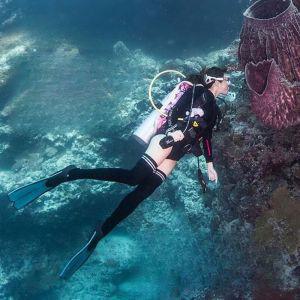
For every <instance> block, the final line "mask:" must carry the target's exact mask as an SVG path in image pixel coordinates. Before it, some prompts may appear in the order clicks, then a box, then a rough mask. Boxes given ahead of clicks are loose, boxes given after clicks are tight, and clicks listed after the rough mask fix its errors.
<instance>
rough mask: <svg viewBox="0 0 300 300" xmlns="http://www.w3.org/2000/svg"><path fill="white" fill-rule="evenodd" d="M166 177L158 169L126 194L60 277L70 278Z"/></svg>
mask: <svg viewBox="0 0 300 300" xmlns="http://www.w3.org/2000/svg"><path fill="white" fill-rule="evenodd" d="M165 178H166V176H165V174H164V173H163V172H162V171H160V170H156V171H155V172H154V173H152V175H151V176H148V178H147V179H145V180H144V181H143V182H142V183H141V184H140V185H138V186H137V187H136V188H135V189H134V190H133V191H132V192H131V193H129V194H128V195H127V196H125V198H124V199H123V200H122V201H121V203H120V204H119V206H118V207H117V208H116V209H115V211H114V212H113V213H112V214H111V216H110V217H109V218H107V219H106V220H105V221H104V223H103V224H98V226H97V227H96V228H95V230H94V232H93V234H92V236H91V237H90V239H89V241H88V243H87V244H86V245H85V246H84V247H83V248H82V249H81V250H80V251H78V252H77V253H76V254H75V255H74V256H73V257H72V258H71V260H70V261H69V262H68V263H67V265H66V266H65V268H64V269H63V270H62V272H61V273H60V277H61V278H63V279H68V278H70V277H71V276H72V275H73V274H74V273H75V272H76V271H77V270H78V269H79V268H80V267H81V266H82V265H83V264H84V263H85V262H86V260H87V259H88V258H89V257H90V255H91V254H92V253H93V251H94V250H95V248H96V246H97V244H98V243H99V241H100V240H101V239H102V238H103V237H104V236H106V235H107V234H108V233H109V232H110V231H111V230H112V229H113V228H114V227H115V226H116V225H118V224H119V223H120V222H121V221H122V220H123V219H125V218H126V217H128V216H129V215H130V214H131V213H132V212H133V211H134V210H135V209H136V207H137V206H138V205H139V204H140V203H141V202H142V201H143V200H144V199H146V198H147V197H149V196H150V195H151V194H152V193H153V192H154V191H155V189H156V188H157V187H159V186H160V185H161V183H162V182H163V181H164V179H165Z"/></svg>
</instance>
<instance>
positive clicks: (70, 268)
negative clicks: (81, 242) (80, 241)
mask: <svg viewBox="0 0 300 300" xmlns="http://www.w3.org/2000/svg"><path fill="white" fill-rule="evenodd" d="M102 236H103V235H102V232H101V231H97V230H95V231H94V233H93V234H92V236H91V238H90V239H89V241H88V243H87V244H86V245H85V246H84V247H82V248H81V250H79V251H78V252H77V253H76V254H75V255H74V256H73V257H72V258H71V259H70V261H69V262H68V263H67V265H66V266H65V267H64V269H63V270H62V272H61V273H60V274H59V277H60V278H62V279H68V278H70V277H71V276H72V275H73V274H74V273H75V272H76V271H77V270H78V269H79V268H80V267H81V266H82V265H83V264H84V263H85V262H86V261H87V260H88V258H89V257H90V256H91V254H92V253H93V252H94V250H95V249H96V246H97V244H98V243H99V241H100V240H101V238H102Z"/></svg>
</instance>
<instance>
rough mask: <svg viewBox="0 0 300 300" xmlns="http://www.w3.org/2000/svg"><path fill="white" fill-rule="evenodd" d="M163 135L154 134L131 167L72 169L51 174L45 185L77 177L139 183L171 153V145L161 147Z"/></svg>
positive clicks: (53, 185) (52, 184) (52, 185)
mask: <svg viewBox="0 0 300 300" xmlns="http://www.w3.org/2000/svg"><path fill="white" fill-rule="evenodd" d="M163 137H165V135H163V134H159V135H156V136H154V137H153V138H152V139H151V141H150V144H149V146H148V148H147V150H146V152H145V154H144V155H143V156H142V157H141V159H140V160H139V161H138V162H137V164H136V165H135V166H134V168H133V169H131V170H127V169H121V168H96V169H80V168H74V169H72V170H71V171H70V172H69V173H68V174H67V176H65V175H64V176H60V175H57V176H53V177H51V178H49V179H48V180H47V182H46V185H47V186H49V187H55V186H57V185H59V184H61V183H63V182H67V181H73V180H78V179H94V180H104V181H113V182H119V183H125V184H128V185H131V186H134V185H138V184H140V183H141V182H142V181H143V180H144V179H145V178H147V176H149V175H151V174H152V173H153V171H154V170H155V169H156V168H157V166H158V165H160V164H161V163H162V162H163V161H164V159H165V158H166V157H167V156H168V155H169V154H170V153H171V150H172V147H170V148H167V149H163V148H162V147H161V146H160V145H159V142H160V140H161V139H162V138H163Z"/></svg>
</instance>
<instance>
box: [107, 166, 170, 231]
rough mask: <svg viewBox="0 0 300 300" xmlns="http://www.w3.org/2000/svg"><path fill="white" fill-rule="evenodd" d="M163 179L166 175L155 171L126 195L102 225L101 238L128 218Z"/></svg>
mask: <svg viewBox="0 0 300 300" xmlns="http://www.w3.org/2000/svg"><path fill="white" fill-rule="evenodd" d="M165 178H166V175H165V174H164V173H163V172H162V171H160V170H156V171H155V172H154V173H153V174H152V175H151V176H148V177H147V178H146V179H145V180H144V181H143V182H142V183H140V184H139V185H138V186H137V187H136V188H135V189H134V190H133V191H132V192H131V193H129V194H127V196H126V197H125V198H124V199H123V200H122V201H121V203H120V204H119V206H118V207H117V208H116V209H115V211H114V212H113V213H112V214H111V216H110V217H109V218H107V219H106V220H105V221H104V223H103V224H102V226H101V231H102V234H103V236H105V235H107V234H108V233H109V232H110V231H111V230H112V229H113V228H114V227H115V226H116V225H117V224H119V223H120V222H121V221H122V220H123V219H125V218H126V217H128V216H129V215H130V214H131V213H132V212H133V211H134V210H135V209H136V207H137V206H138V205H139V204H140V203H141V202H142V201H143V200H144V199H146V198H147V197H149V196H150V195H151V194H152V193H153V192H154V191H155V190H156V189H157V188H158V187H159V186H160V185H161V184H162V182H163V181H164V180H165Z"/></svg>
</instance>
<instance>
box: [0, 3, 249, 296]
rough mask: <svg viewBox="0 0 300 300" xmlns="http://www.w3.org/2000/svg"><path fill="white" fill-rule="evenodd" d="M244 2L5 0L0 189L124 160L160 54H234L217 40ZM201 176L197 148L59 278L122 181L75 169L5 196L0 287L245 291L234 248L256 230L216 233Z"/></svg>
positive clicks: (0, 48) (196, 60)
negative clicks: (12, 197) (76, 178)
mask: <svg viewBox="0 0 300 300" xmlns="http://www.w3.org/2000/svg"><path fill="white" fill-rule="evenodd" d="M162 2H163V3H162ZM247 5H248V1H246V0H245V1H228V0H222V1H221V0H218V1H214V2H212V1H208V0H206V1H201V3H199V1H189V3H188V4H187V3H186V2H184V1H179V0H175V1H174V0H173V1H158V0H156V1H151V2H150V3H149V2H147V1H142V0H134V1H121V0H117V1H95V0H93V1H92V0H89V1H79V0H77V1H51V2H50V1H20V0H19V1H0V6H1V12H0V16H1V19H0V23H1V24H2V25H1V27H0V33H1V36H0V37H1V45H0V79H1V91H0V93H1V98H0V109H1V116H0V125H1V130H0V137H1V141H0V143H1V148H0V151H1V154H0V164H1V166H0V168H1V169H0V171H1V175H0V177H1V179H0V187H1V191H2V192H6V191H8V190H11V189H13V188H16V187H18V186H20V185H22V184H26V183H29V182H32V181H33V180H36V179H39V178H42V177H44V176H46V175H49V174H51V173H53V172H54V171H56V170H58V169H61V168H62V167H64V166H66V165H67V164H71V163H72V164H76V165H78V166H81V167H95V166H99V167H101V166H105V167H107V166H110V167H113V166H120V167H128V168H129V167H131V166H132V165H133V164H134V163H135V161H136V160H137V158H138V157H139V155H140V154H141V153H142V151H143V149H141V148H140V147H139V146H138V145H137V144H136V143H135V142H134V140H133V139H132V138H131V135H132V132H133V130H134V128H135V127H136V126H138V124H139V123H140V122H141V120H142V119H143V118H144V117H145V116H146V115H147V114H148V113H149V112H150V111H151V108H150V107H149V104H148V102H147V90H148V86H149V83H150V80H151V79H152V78H153V77H154V76H155V75H156V74H157V72H158V70H160V69H163V68H164V67H165V66H167V65H170V66H173V67H174V68H179V69H181V68H183V69H184V70H188V71H191V70H193V68H195V69H197V68H198V67H199V66H202V65H203V64H205V63H211V64H218V63H219V62H220V61H222V59H223V60H230V58H228V55H227V53H228V52H227V51H225V50H222V49H225V48H227V47H228V45H229V44H231V43H232V42H233V40H235V39H236V38H237V37H238V35H239V31H240V28H241V25H242V12H243V11H244V9H245V8H246V7H247ZM118 41H122V42H123V43H124V44H122V45H123V46H122V47H121V48H118V47H116V43H117V42H118ZM213 51H217V53H218V54H216V55H214V54H211V53H212V52H213ZM223 56H224V57H223ZM176 59H177V60H176ZM173 80H174V78H173ZM238 89H239V86H238V87H237V88H236V92H238ZM160 92H161V93H165V92H166V90H164V91H160ZM160 92H159V91H156V93H157V95H159V94H160ZM202 163H203V162H202ZM195 174H196V161H195V159H192V158H190V157H187V158H184V159H183V161H182V162H181V163H180V164H179V166H178V168H177V169H176V170H175V171H174V173H173V174H172V176H171V177H170V178H169V179H168V181H167V182H166V183H165V184H164V186H162V187H161V188H160V189H159V190H158V191H156V192H155V193H154V195H152V196H151V197H150V198H149V199H147V200H145V201H144V202H143V204H142V205H141V206H140V207H139V208H138V209H137V210H136V211H135V212H134V213H133V214H132V215H131V216H130V217H129V218H128V219H127V220H125V221H124V222H123V223H122V224H120V225H119V226H118V227H117V228H116V229H115V230H114V231H113V232H112V233H111V234H110V235H109V236H107V237H106V238H105V240H104V241H103V242H101V243H100V245H99V247H98V248H97V250H96V253H95V254H94V255H93V256H92V257H91V258H90V260H89V261H88V262H87V263H86V264H85V265H84V267H83V268H82V269H80V271H79V272H78V273H76V275H75V276H74V277H72V278H71V279H70V280H69V281H67V282H65V281H61V280H60V279H59V278H58V273H59V272H60V270H61V268H62V267H63V265H64V264H65V262H66V261H67V259H69V258H70V257H71V256H72V255H73V254H74V252H75V251H76V250H78V249H79V248H80V247H81V246H82V243H83V241H85V240H86V238H87V237H88V235H89V234H90V232H91V230H92V228H93V226H94V224H95V222H96V221H97V220H98V219H100V220H102V219H104V218H106V217H107V216H108V215H109V213H110V212H111V211H112V210H113V209H114V207H116V205H117V204H118V202H119V201H120V200H121V197H122V196H123V195H125V194H126V193H127V192H128V191H129V190H130V189H129V188H127V187H124V186H121V185H116V184H110V183H105V182H100V183H99V182H91V181H81V182H76V183H72V184H66V185H63V186H61V187H59V188H57V189H55V190H54V191H53V192H51V193H48V194H46V195H44V196H43V197H41V198H40V199H39V200H38V201H36V202H35V203H33V204H32V205H30V206H29V207H27V208H26V209H24V210H22V211H18V212H16V211H15V210H14V209H13V208H12V207H11V206H9V205H8V204H7V203H4V202H5V201H2V202H1V210H0V211H1V212H0V239H1V245H2V246H1V248H0V298H1V299H2V298H3V299H22V300H23V299H51V300H52V299H128V300H131V299H214V297H215V299H217V297H236V298H228V299H238V297H239V295H240V293H242V292H241V291H244V292H243V293H244V294H243V296H244V297H246V296H247V295H248V292H249V278H250V276H251V270H249V269H248V266H247V263H246V262H247V255H249V253H248V252H247V251H246V252H245V251H242V250H241V249H242V248H241V247H243V246H245V245H243V243H247V237H248V234H249V232H248V231H247V230H248V229H249V230H250V229H251V228H248V229H247V226H246V227H244V228H245V229H244V230H245V231H243V232H241V231H239V228H240V227H239V226H240V225H241V224H236V223H232V224H231V225H230V226H229V227H228V228H227V229H226V230H223V231H221V230H219V231H218V230H216V231H214V230H213V225H212V224H213V223H214V221H215V220H214V218H213V205H212V206H211V205H208V204H207V202H214V201H217V199H218V197H219V195H218V192H217V191H212V192H211V194H210V195H209V196H207V197H204V196H203V194H202V193H201V190H200V188H199V186H198V184H197V182H196V179H195ZM239 237H241V239H240V242H237V240H239ZM242 237H243V239H244V240H243V241H242ZM221 299H223V298H221Z"/></svg>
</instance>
